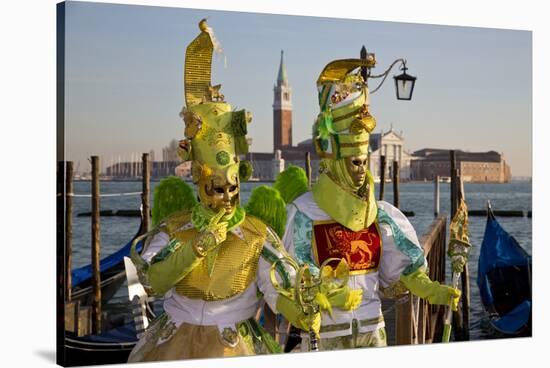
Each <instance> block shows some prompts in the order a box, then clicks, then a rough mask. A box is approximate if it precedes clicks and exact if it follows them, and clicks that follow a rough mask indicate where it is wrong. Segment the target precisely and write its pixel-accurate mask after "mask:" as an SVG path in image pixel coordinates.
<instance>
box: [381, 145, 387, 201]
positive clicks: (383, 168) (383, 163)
mask: <svg viewBox="0 0 550 368" xmlns="http://www.w3.org/2000/svg"><path fill="white" fill-rule="evenodd" d="M385 181H386V156H384V155H380V200H381V201H383V200H384V182H385Z"/></svg>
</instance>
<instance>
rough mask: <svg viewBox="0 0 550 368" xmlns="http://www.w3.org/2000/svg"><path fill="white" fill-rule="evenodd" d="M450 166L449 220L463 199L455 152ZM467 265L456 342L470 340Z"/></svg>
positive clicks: (455, 315)
mask: <svg viewBox="0 0 550 368" xmlns="http://www.w3.org/2000/svg"><path fill="white" fill-rule="evenodd" d="M450 161H451V162H450V166H451V220H452V218H453V217H454V215H455V213H456V211H457V209H458V206H459V202H460V199H461V198H464V187H463V184H462V178H461V175H460V174H461V173H460V169H458V168H457V163H456V152H455V151H454V150H452V151H450ZM469 274H470V273H469V271H468V264H466V265H464V270H463V271H462V273H461V274H460V281H461V289H462V296H461V307H459V309H458V311H456V312H453V331H454V336H455V340H456V341H467V340H469V339H470V280H469Z"/></svg>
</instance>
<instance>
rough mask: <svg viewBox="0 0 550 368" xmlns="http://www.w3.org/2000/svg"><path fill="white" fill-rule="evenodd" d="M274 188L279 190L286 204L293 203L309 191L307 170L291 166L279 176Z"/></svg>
mask: <svg viewBox="0 0 550 368" xmlns="http://www.w3.org/2000/svg"><path fill="white" fill-rule="evenodd" d="M273 188H275V189H277V191H278V192H279V193H280V194H281V198H283V200H284V201H285V203H287V204H288V203H291V202H292V201H294V200H295V199H296V198H298V197H299V196H301V195H302V194H304V193H305V192H307V191H308V190H309V188H308V180H307V176H306V172H305V170H304V169H302V168H301V167H299V166H294V165H290V166H289V167H288V168H287V169H286V170H285V171H283V172H282V173H280V174H279V175H277V179H275V184H274V185H273Z"/></svg>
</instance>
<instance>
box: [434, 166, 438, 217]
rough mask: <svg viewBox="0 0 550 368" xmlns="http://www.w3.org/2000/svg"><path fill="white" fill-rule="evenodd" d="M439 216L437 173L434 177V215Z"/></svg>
mask: <svg viewBox="0 0 550 368" xmlns="http://www.w3.org/2000/svg"><path fill="white" fill-rule="evenodd" d="M437 216H439V175H436V176H435V179H434V217H437Z"/></svg>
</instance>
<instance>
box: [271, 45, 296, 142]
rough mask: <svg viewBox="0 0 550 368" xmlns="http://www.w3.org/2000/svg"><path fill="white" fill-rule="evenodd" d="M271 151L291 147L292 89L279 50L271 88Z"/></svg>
mask: <svg viewBox="0 0 550 368" xmlns="http://www.w3.org/2000/svg"><path fill="white" fill-rule="evenodd" d="M273 95H274V96H273V151H274V152H275V151H277V150H282V149H284V148H285V147H291V146H292V88H290V86H289V84H288V79H287V76H286V68H285V62H284V52H283V50H281V63H280V65H279V73H278V75H277V84H276V85H275V86H274V87H273Z"/></svg>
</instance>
